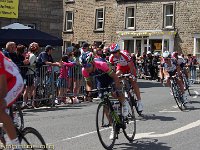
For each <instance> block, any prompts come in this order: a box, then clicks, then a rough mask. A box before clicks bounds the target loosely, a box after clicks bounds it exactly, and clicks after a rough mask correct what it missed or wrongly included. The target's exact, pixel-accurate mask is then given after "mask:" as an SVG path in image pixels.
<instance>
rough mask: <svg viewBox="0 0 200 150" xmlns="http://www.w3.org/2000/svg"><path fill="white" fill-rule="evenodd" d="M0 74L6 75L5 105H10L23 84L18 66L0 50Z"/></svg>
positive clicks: (19, 92)
mask: <svg viewBox="0 0 200 150" xmlns="http://www.w3.org/2000/svg"><path fill="white" fill-rule="evenodd" d="M0 75H6V80H7V88H8V92H7V95H6V97H5V98H4V99H5V101H6V103H7V106H11V105H12V104H13V103H14V102H15V101H16V99H17V98H18V96H19V95H20V94H21V92H22V90H23V88H24V84H23V79H22V77H21V75H20V73H19V70H18V67H17V66H16V65H15V64H14V63H13V62H12V61H11V60H10V59H8V58H7V57H5V56H4V55H3V53H2V52H0Z"/></svg>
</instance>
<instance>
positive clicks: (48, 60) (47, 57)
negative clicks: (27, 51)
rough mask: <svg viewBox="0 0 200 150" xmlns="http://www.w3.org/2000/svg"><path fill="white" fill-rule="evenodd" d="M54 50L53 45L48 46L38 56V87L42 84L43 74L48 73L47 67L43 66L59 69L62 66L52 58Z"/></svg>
mask: <svg viewBox="0 0 200 150" xmlns="http://www.w3.org/2000/svg"><path fill="white" fill-rule="evenodd" d="M53 50H54V48H53V47H52V46H51V45H47V46H46V47H45V51H44V52H41V53H40V54H39V56H38V59H37V61H36V74H37V79H36V85H38V83H39V82H41V75H42V73H44V72H46V71H48V70H47V68H46V67H42V66H44V65H49V66H58V67H60V66H62V63H59V62H54V61H53V58H52V56H51V54H52V51H53ZM48 69H49V68H48ZM50 71H51V70H50Z"/></svg>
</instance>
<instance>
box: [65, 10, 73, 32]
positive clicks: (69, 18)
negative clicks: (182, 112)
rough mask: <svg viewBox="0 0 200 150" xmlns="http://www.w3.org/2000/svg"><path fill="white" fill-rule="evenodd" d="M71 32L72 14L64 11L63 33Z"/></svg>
mask: <svg viewBox="0 0 200 150" xmlns="http://www.w3.org/2000/svg"><path fill="white" fill-rule="evenodd" d="M72 30H73V12H72V11H66V14H65V26H64V31H72Z"/></svg>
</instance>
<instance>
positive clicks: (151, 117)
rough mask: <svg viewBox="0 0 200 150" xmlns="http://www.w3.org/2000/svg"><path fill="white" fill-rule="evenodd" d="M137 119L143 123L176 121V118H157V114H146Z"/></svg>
mask: <svg viewBox="0 0 200 150" xmlns="http://www.w3.org/2000/svg"><path fill="white" fill-rule="evenodd" d="M137 119H138V120H141V121H146V120H160V121H174V120H176V118H174V117H166V116H156V115H155V114H144V115H142V116H141V117H139V118H137Z"/></svg>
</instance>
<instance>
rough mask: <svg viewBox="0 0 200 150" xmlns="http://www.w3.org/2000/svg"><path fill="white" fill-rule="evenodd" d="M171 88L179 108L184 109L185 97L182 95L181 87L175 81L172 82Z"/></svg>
mask: <svg viewBox="0 0 200 150" xmlns="http://www.w3.org/2000/svg"><path fill="white" fill-rule="evenodd" d="M171 90H172V93H173V96H174V99H175V102H176V104H177V106H178V108H179V109H180V110H181V111H183V102H182V101H183V97H182V96H181V92H180V89H179V87H178V86H177V85H175V84H174V83H172V84H171Z"/></svg>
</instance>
